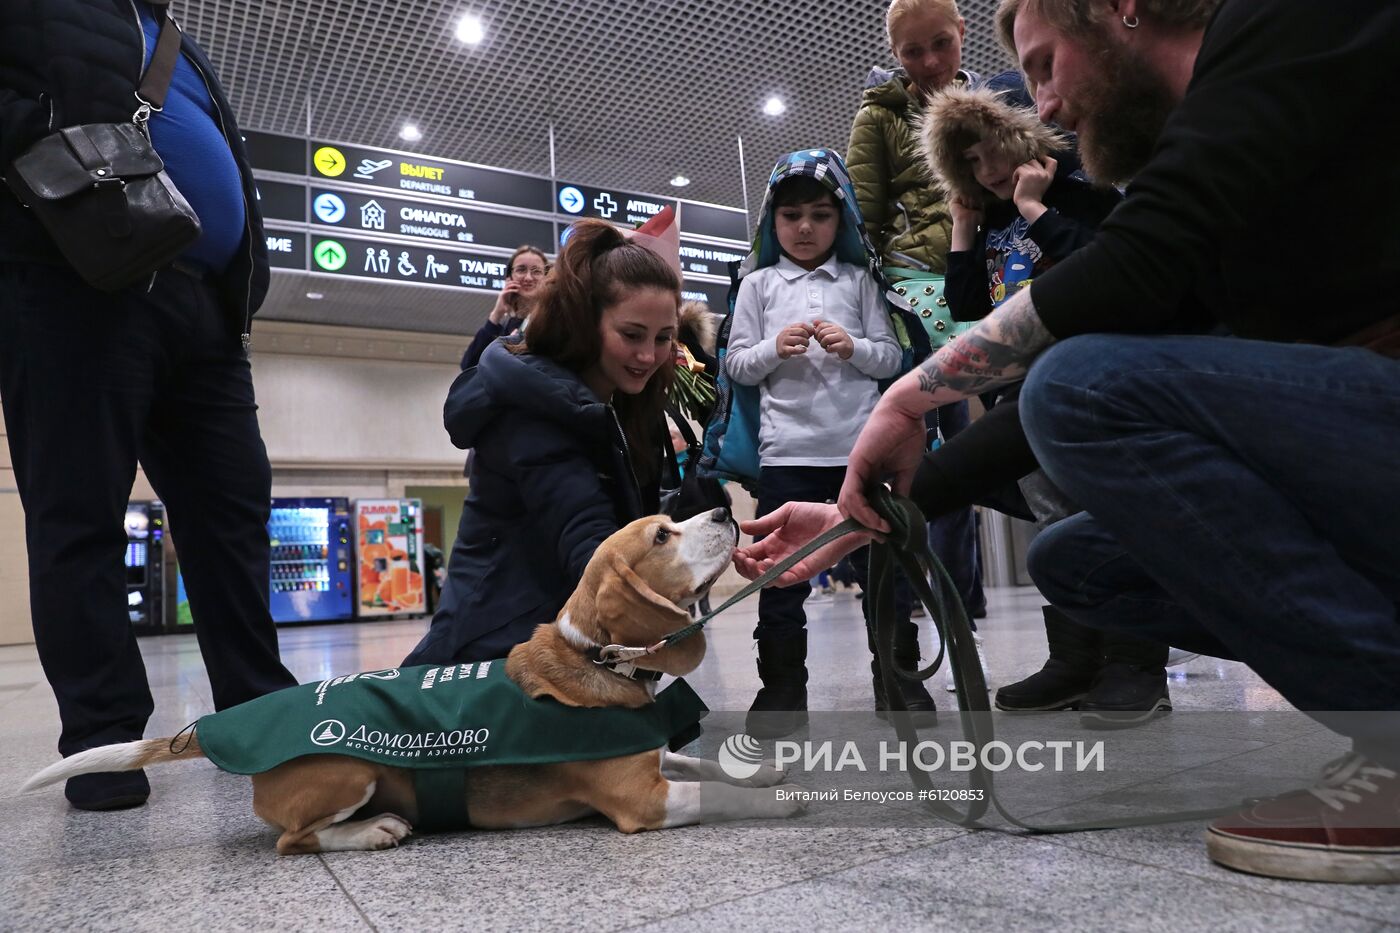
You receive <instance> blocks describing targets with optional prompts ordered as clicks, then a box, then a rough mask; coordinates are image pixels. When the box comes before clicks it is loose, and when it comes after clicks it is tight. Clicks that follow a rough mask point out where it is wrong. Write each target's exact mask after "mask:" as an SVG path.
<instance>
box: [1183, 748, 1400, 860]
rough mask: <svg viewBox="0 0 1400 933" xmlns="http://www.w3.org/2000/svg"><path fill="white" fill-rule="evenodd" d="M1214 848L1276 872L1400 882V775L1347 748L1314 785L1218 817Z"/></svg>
mask: <svg viewBox="0 0 1400 933" xmlns="http://www.w3.org/2000/svg"><path fill="white" fill-rule="evenodd" d="M1206 852H1207V853H1208V854H1209V855H1210V857H1211V858H1212V859H1213V860H1215V861H1216V862H1218V863H1220V864H1221V865H1224V866H1226V867H1228V868H1233V869H1235V870H1237V871H1243V872H1248V873H1250V874H1252V875H1266V876H1268V877H1270V878H1292V879H1295V880H1298V881H1333V882H1345V883H1350V884H1397V883H1400V774H1397V773H1396V772H1395V771H1392V770H1391V769H1390V768H1387V767H1385V766H1383V765H1380V764H1378V763H1376V762H1374V761H1371V760H1370V759H1368V758H1366V757H1365V756H1363V755H1359V754H1355V753H1352V754H1348V755H1345V756H1343V757H1341V758H1339V759H1337V760H1336V761H1334V762H1332V763H1331V764H1329V765H1327V767H1326V768H1324V769H1323V772H1322V777H1321V778H1320V779H1319V780H1318V782H1317V783H1316V784H1315V785H1313V786H1312V787H1310V788H1308V789H1307V790H1301V791H1296V792H1294V793H1291V794H1284V795H1283V796H1281V797H1274V798H1272V799H1270V800H1265V801H1262V802H1260V803H1257V804H1255V805H1254V806H1252V807H1249V808H1248V809H1245V810H1241V811H1240V812H1239V813H1235V814H1232V815H1230V816H1226V817H1221V818H1220V819H1218V820H1216V821H1215V822H1213V823H1211V824H1210V828H1209V829H1208V830H1207V831H1206Z"/></svg>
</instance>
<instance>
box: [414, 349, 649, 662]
mask: <svg viewBox="0 0 1400 933" xmlns="http://www.w3.org/2000/svg"><path fill="white" fill-rule="evenodd" d="M518 339H519V338H513V339H512V338H507V339H505V340H498V341H496V342H495V343H493V344H491V345H490V346H489V347H487V348H486V351H485V352H484V353H483V354H482V355H481V362H480V363H479V364H478V365H477V366H476V367H474V368H472V369H468V370H466V371H465V372H463V373H462V374H461V375H460V376H458V377H457V380H456V382H454V383H453V384H452V389H451V391H450V392H449V393H448V395H447V404H446V406H445V407H444V409H443V421H444V423H445V424H446V425H447V431H448V433H449V434H450V435H451V436H452V443H454V444H456V445H457V446H458V447H461V448H473V449H474V451H475V453H474V456H473V459H472V468H471V491H470V493H469V494H468V496H467V499H466V502H465V503H464V506H463V510H462V522H461V524H460V525H459V526H458V528H457V540H456V542H455V543H454V544H453V546H452V558H451V560H450V562H449V563H448V568H447V585H446V586H445V587H444V588H443V591H442V604H441V606H440V608H439V609H438V611H437V614H436V615H434V616H433V622H432V626H431V627H430V628H429V629H428V634H427V635H425V636H424V637H423V640H422V641H421V642H419V644H418V647H417V648H415V649H414V650H413V653H412V654H410V655H409V656H408V657H407V658H405V659H404V662H403V663H404V665H405V666H408V665H413V664H445V663H448V662H454V661H456V662H468V661H482V660H487V659H490V658H502V657H505V656H506V654H507V653H508V652H509V651H510V649H511V648H512V647H514V646H515V645H518V644H520V643H521V642H523V641H526V640H527V639H529V637H530V635H531V633H532V632H533V631H534V630H535V626H537V625H539V624H540V623H542V622H552V621H554V617H555V616H556V615H557V614H558V612H559V610H560V609H562V608H563V606H564V603H565V601H566V600H567V599H568V598H569V595H570V594H571V593H572V592H573V591H574V587H575V586H577V585H578V581H579V580H580V579H581V578H582V576H583V568H584V567H585V566H586V565H587V564H588V559H589V558H590V557H592V556H593V551H594V550H595V549H596V548H597V547H598V545H599V544H600V543H602V541H603V539H604V538H606V537H608V535H610V534H612V533H613V532H614V531H617V529H619V528H621V527H622V526H623V525H625V524H626V523H628V522H630V521H632V520H633V519H637V518H641V517H642V516H643V515H648V514H651V513H654V512H656V511H657V505H658V504H657V490H656V489H654V488H653V489H649V490H647V491H646V493H645V494H644V493H643V491H642V490H641V489H640V488H639V487H638V484H637V480H636V477H635V474H634V471H633V469H632V464H631V462H630V460H629V457H628V451H627V446H626V443H625V441H624V438H623V434H622V428H621V426H620V424H619V423H618V420H617V416H616V414H615V413H614V412H613V409H612V406H610V405H605V404H604V403H602V402H600V401H598V399H597V398H596V397H595V396H594V395H593V393H592V392H591V391H589V389H588V387H587V386H585V385H584V384H583V382H582V381H581V380H580V379H579V377H578V375H577V374H576V373H574V372H572V371H570V370H568V369H566V368H564V367H563V366H560V365H559V364H558V363H555V362H553V361H551V360H548V359H545V358H543V357H539V356H534V355H531V354H528V353H526V354H520V355H516V354H513V353H510V352H509V351H508V350H507V346H508V345H513V344H515V343H516V342H518Z"/></svg>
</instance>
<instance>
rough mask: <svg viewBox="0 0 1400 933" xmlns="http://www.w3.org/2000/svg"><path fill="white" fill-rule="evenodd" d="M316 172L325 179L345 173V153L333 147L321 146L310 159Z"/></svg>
mask: <svg viewBox="0 0 1400 933" xmlns="http://www.w3.org/2000/svg"><path fill="white" fill-rule="evenodd" d="M311 163H312V164H313V165H315V166H316V170H317V171H318V172H320V173H321V174H322V175H325V176H326V177H327V178H335V177H336V176H337V175H340V174H341V173H343V172H344V171H345V153H343V152H341V151H340V150H339V149H337V148H335V147H334V146H322V147H321V148H320V149H317V150H316V154H315V155H314V156H312V157H311Z"/></svg>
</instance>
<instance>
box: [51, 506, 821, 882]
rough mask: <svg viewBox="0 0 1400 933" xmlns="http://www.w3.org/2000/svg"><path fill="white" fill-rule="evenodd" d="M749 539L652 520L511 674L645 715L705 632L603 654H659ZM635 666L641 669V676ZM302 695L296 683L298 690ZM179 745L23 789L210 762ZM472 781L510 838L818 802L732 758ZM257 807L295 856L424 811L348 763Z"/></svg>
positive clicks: (596, 573)
mask: <svg viewBox="0 0 1400 933" xmlns="http://www.w3.org/2000/svg"><path fill="white" fill-rule="evenodd" d="M737 538H738V531H737V528H736V526H735V524H734V522H733V520H732V519H731V518H730V516H729V512H728V510H726V509H716V510H714V511H713V512H708V513H705V514H702V515H698V516H696V517H694V518H691V519H689V520H687V521H684V522H679V523H677V522H674V521H672V520H671V519H669V518H667V517H666V516H664V515H657V516H652V517H649V518H643V519H638V520H637V521H635V522H632V523H631V524H629V525H627V526H626V527H625V528H622V529H620V530H619V531H618V532H617V533H616V534H614V535H612V536H611V537H609V538H608V539H607V540H606V541H604V542H603V543H602V544H601V545H600V546H599V547H598V550H597V551H596V552H595V553H594V555H593V558H592V560H590V561H589V563H588V566H587V568H586V569H585V571H584V574H583V579H582V580H581V581H580V583H579V585H578V588H577V589H576V590H575V591H574V593H573V595H572V596H571V597H570V598H569V600H568V602H567V603H566V604H565V606H564V608H563V610H562V611H561V612H560V613H559V615H558V617H557V618H556V619H555V621H554V622H553V623H550V624H546V625H541V626H540V627H539V628H537V629H536V630H535V633H534V635H533V637H531V638H530V640H529V641H527V642H525V643H524V644H521V645H517V646H516V647H515V648H514V649H513V650H512V651H511V652H510V655H509V657H508V658H507V660H506V668H505V669H506V676H507V677H509V678H510V679H511V680H513V681H514V682H515V683H516V684H517V685H518V686H519V687H520V688H521V689H523V691H524V692H525V693H526V694H528V695H530V696H531V697H536V698H538V697H542V696H551V697H554V698H555V699H556V700H558V701H559V702H561V703H563V704H566V705H568V706H576V707H605V706H615V707H632V708H637V707H642V706H644V705H646V704H649V703H651V702H652V701H653V691H654V689H655V679H654V677H655V676H656V675H650V676H643V677H638V676H636V675H637V673H638V672H639V671H640V672H646V671H659V672H663V673H666V674H673V675H676V676H680V675H683V674H686V673H689V672H690V671H692V670H694V669H695V668H696V666H697V665H699V663H700V661H701V659H702V658H703V657H704V655H705V636H704V634H703V632H701V633H696V634H695V635H693V636H691V637H689V638H686V639H684V640H681V641H679V642H677V643H675V644H674V645H670V646H667V647H664V648H660V649H658V650H655V651H654V653H650V654H645V655H642V656H640V657H635V658H629V659H625V660H622V661H620V662H617V661H609V660H608V659H607V658H600V649H602V648H603V647H604V646H609V645H624V646H653V645H656V644H657V643H659V642H660V641H661V640H662V639H663V638H664V637H665V636H666V635H668V634H670V633H671V632H673V631H675V630H677V629H679V628H681V627H683V626H685V625H686V624H688V623H689V622H690V616H689V614H688V612H687V610H688V608H689V607H690V605H691V604H693V603H694V602H696V601H697V600H698V599H700V598H701V597H702V596H704V595H705V594H706V593H707V592H708V591H709V589H710V587H711V585H713V583H714V582H715V580H717V579H718V578H719V576H720V574H721V573H723V572H724V569H725V568H726V567H727V566H728V565H729V562H730V556H731V554H732V552H733V548H734V545H735V544H736V542H737ZM634 668H635V669H634ZM293 689H295V688H293ZM175 747H176V746H175V745H174V744H172V741H171V739H169V738H162V739H148V740H144V741H138V742H126V743H123V744H119V745H109V746H104V747H102V748H95V749H90V750H88V751H85V752H81V753H79V754H77V755H73V756H72V757H70V758H66V759H64V760H63V761H61V762H58V763H56V764H54V765H52V766H50V767H49V768H46V769H44V770H43V771H41V772H39V773H38V774H36V775H35V776H34V777H33V778H31V779H30V780H29V782H28V783H27V784H26V785H25V786H24V788H23V790H26V791H27V790H30V789H33V788H36V787H42V786H44V785H47V784H52V783H55V782H57V781H61V780H65V779H66V778H69V777H72V776H74V775H77V774H86V773H92V772H99V771H121V770H135V769H137V768H141V767H144V766H146V765H155V764H161V763H164V762H167V761H174V760H179V759H187V758H194V757H207V756H206V755H205V753H204V752H203V750H201V748H200V745H199V740H198V735H197V734H196V735H195V737H194V738H193V739H192V740H191V741H190V742H188V744H187V745H185V746H184V747H183V748H181V749H180V750H179V751H178V752H176V751H174V749H175ZM470 774H471V779H470V780H469V781H468V782H467V784H466V790H465V794H466V797H467V800H466V813H467V819H468V823H469V825H470V826H472V827H473V828H480V829H510V828H515V827H526V826H544V825H549V824H554V823H562V822H566V821H569V820H576V819H579V818H581V817H584V816H588V815H591V814H594V813H601V814H603V815H604V816H606V817H607V818H608V819H610V820H611V821H612V822H613V823H614V824H615V825H616V826H617V828H618V829H619V830H621V831H622V832H625V833H634V832H638V831H640V830H644V829H664V828H669V827H673V826H685V825H689V824H694V823H709V822H716V821H720V820H735V819H752V818H760V819H762V818H775V817H787V816H794V815H796V814H798V813H800V812H802V811H803V810H804V809H805V807H806V804H805V803H804V802H802V797H803V796H804V795H803V794H800V793H782V791H790V792H791V791H797V790H799V788H797V787H795V786H785V787H778V786H775V785H778V784H779V783H780V782H781V781H782V780H783V777H784V775H783V773H782V772H781V771H779V770H777V769H776V768H774V767H773V766H772V765H771V764H764V765H762V766H761V767H760V768H759V769H758V771H757V773H756V774H754V775H753V776H752V777H749V778H747V779H744V780H734V779H732V778H730V777H728V776H727V775H726V774H725V772H724V771H723V769H721V767H720V765H719V763H718V762H715V761H708V760H704V759H698V758H688V757H685V756H681V755H676V754H674V753H672V752H670V751H668V750H667V749H665V748H664V747H663V748H657V749H654V750H651V751H644V752H640V753H637V754H631V755H626V756H624V757H617V758H604V759H600V760H591V761H566V762H559V763H553V764H531V765H482V766H480V767H476V768H473V769H471V772H470ZM252 780H253V811H254V813H256V814H257V815H258V816H259V817H261V818H262V819H263V820H265V821H266V822H267V823H269V824H271V825H272V826H273V827H275V828H277V829H278V830H280V831H281V836H280V838H279V839H278V840H277V851H278V853H279V854H282V855H291V854H296V853H314V852H334V851H348V850H362V849H365V850H367V849H384V848H389V847H391V846H396V845H398V844H399V842H400V841H401V840H403V839H404V838H405V837H407V836H408V835H410V833H411V832H412V826H413V824H414V822H415V820H417V819H418V816H419V812H420V810H419V806H418V802H417V799H416V795H415V788H414V781H413V778H412V775H411V773H410V771H409V770H408V769H406V768H402V767H394V766H391V765H385V764H378V763H375V762H371V761H366V760H363V759H361V758H355V757H350V756H346V755H336V754H312V755H306V756H303V757H297V758H294V759H292V760H290V761H286V762H284V763H283V764H280V765H277V766H276V767H274V768H272V769H271V770H268V771H264V772H262V773H259V774H254V775H252Z"/></svg>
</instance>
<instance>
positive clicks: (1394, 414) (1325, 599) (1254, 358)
mask: <svg viewBox="0 0 1400 933" xmlns="http://www.w3.org/2000/svg"><path fill="white" fill-rule="evenodd" d="M1021 416H1022V421H1023V423H1024V424H1025V426H1026V433H1027V435H1028V436H1029V438H1030V442H1031V447H1032V448H1033V449H1034V450H1035V453H1036V456H1037V457H1038V458H1039V460H1040V463H1041V466H1042V467H1044V469H1045V471H1046V473H1047V474H1049V476H1050V478H1051V479H1053V480H1054V481H1055V483H1056V484H1058V485H1059V486H1060V488H1061V489H1063V490H1064V491H1065V492H1066V493H1067V494H1068V495H1069V496H1070V497H1071V498H1072V499H1074V500H1075V501H1076V502H1078V503H1079V504H1080V505H1082V506H1083V507H1084V508H1085V510H1086V511H1087V512H1088V513H1089V514H1087V515H1079V516H1075V517H1073V518H1070V519H1067V520H1065V521H1064V522H1061V523H1059V524H1058V525H1055V526H1052V527H1051V528H1050V529H1048V530H1047V531H1046V532H1045V533H1043V534H1042V535H1040V536H1039V537H1038V538H1037V539H1036V541H1035V543H1034V545H1032V547H1031V552H1030V557H1029V564H1030V571H1031V576H1032V577H1033V578H1034V579H1035V581H1036V584H1037V586H1039V587H1040V590H1041V592H1042V593H1043V594H1044V595H1045V596H1046V598H1047V599H1049V600H1050V601H1051V602H1052V603H1054V604H1055V605H1056V606H1058V607H1060V608H1061V609H1063V610H1064V611H1066V612H1067V613H1069V615H1070V616H1071V617H1073V618H1075V619H1076V620H1078V621H1080V622H1083V623H1084V624H1087V625H1092V626H1095V627H1097V628H1114V627H1125V626H1130V627H1132V629H1133V630H1134V631H1135V632H1136V633H1137V634H1140V635H1143V636H1146V637H1149V638H1154V639H1158V640H1161V641H1165V642H1168V643H1170V644H1172V645H1177V646H1179V647H1183V648H1193V649H1197V650H1201V651H1204V652H1206V653H1209V654H1213V655H1218V656H1223V657H1232V658H1237V659H1239V660H1241V661H1244V662H1245V663H1246V664H1248V665H1249V666H1250V667H1251V668H1253V669H1254V670H1255V671H1256V672H1257V673H1258V674H1259V676H1261V677H1262V678H1263V679H1264V680H1265V681H1266V682H1268V683H1269V685H1270V686H1272V687H1273V688H1274V689H1276V690H1277V691H1278V692H1279V693H1280V694H1282V695H1283V697H1284V698H1285V699H1286V700H1288V701H1289V702H1290V703H1292V704H1293V705H1294V706H1296V707H1298V708H1299V709H1301V710H1304V711H1308V712H1314V713H1319V712H1320V711H1328V710H1331V711H1350V710H1385V711H1396V710H1400V618H1397V604H1400V560H1397V555H1400V471H1397V467H1400V361H1395V360H1389V359H1386V358H1384V357H1382V356H1380V355H1378V354H1375V353H1372V352H1370V351H1368V350H1363V349H1359V348H1331V347H1318V346H1310V345H1302V344H1282V343H1269V342H1262V341H1252V340H1241V339H1236V338H1228V337H1128V336H1109V335H1091V336H1082V337H1076V338H1073V339H1071V340H1067V341H1065V342H1064V343H1062V344H1059V345H1057V346H1054V347H1051V348H1050V350H1048V351H1047V352H1046V353H1045V354H1044V355H1042V356H1041V357H1040V359H1039V360H1037V361H1036V363H1035V365H1034V366H1033V367H1032V368H1031V372H1030V376H1029V377H1028V378H1027V380H1026V385H1025V389H1024V390H1023V392H1022V394H1021ZM1090 516H1092V517H1090ZM1316 718H1318V719H1319V720H1320V721H1323V722H1325V723H1327V724H1328V725H1329V726H1332V727H1333V728H1337V729H1338V730H1339V731H1342V732H1344V733H1345V734H1348V735H1351V736H1353V738H1355V739H1356V740H1357V742H1358V745H1359V746H1361V747H1362V748H1363V750H1367V751H1369V752H1370V753H1371V754H1373V755H1375V756H1376V757H1379V758H1381V759H1382V760H1391V761H1394V760H1395V759H1396V757H1397V755H1396V748H1397V744H1396V743H1397V737H1400V730H1397V728H1396V719H1397V717H1379V720H1380V721H1381V722H1383V723H1385V725H1384V726H1383V727H1382V726H1374V727H1373V726H1366V727H1359V726H1358V725H1357V720H1356V719H1355V718H1353V719H1350V720H1346V721H1341V720H1339V719H1338V718H1337V717H1335V716H1327V715H1326V714H1320V715H1317V717H1316ZM1376 721H1377V719H1376V718H1374V717H1373V718H1370V719H1368V720H1367V722H1371V723H1374V722H1376ZM1377 745H1379V746H1381V747H1382V749H1383V750H1382V752H1380V753H1377V752H1376V751H1375V749H1376V747H1377Z"/></svg>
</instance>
